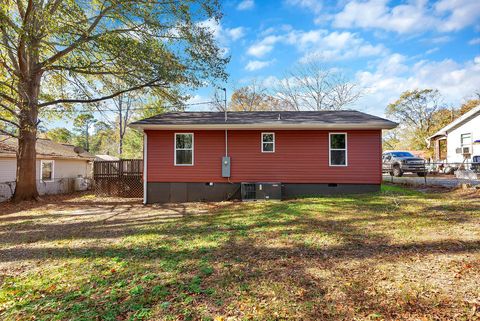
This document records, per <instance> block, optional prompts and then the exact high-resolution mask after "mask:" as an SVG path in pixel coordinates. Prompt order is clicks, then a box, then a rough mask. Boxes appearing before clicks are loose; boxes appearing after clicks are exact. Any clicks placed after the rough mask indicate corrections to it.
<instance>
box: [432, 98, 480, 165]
mask: <svg viewBox="0 0 480 321" xmlns="http://www.w3.org/2000/svg"><path fill="white" fill-rule="evenodd" d="M428 140H429V142H430V143H431V144H432V143H433V146H434V158H435V161H443V160H446V161H447V162H448V163H463V162H468V163H471V162H472V159H473V157H474V156H480V106H478V107H476V108H473V109H472V110H470V111H469V112H467V113H465V114H464V115H462V116H461V117H459V118H457V119H455V120H454V121H453V122H451V123H450V124H448V125H447V126H445V127H443V128H442V129H440V130H439V131H438V132H436V133H435V134H434V135H432V136H431V137H429V138H428ZM444 144H446V149H445V148H442V146H443V145H444ZM442 150H446V155H444V154H445V152H442Z"/></svg>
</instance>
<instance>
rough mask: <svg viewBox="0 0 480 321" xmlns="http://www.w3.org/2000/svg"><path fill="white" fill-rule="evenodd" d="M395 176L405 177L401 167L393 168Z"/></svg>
mask: <svg viewBox="0 0 480 321" xmlns="http://www.w3.org/2000/svg"><path fill="white" fill-rule="evenodd" d="M393 176H395V177H402V176H403V172H402V169H401V168H400V166H398V165H395V166H393Z"/></svg>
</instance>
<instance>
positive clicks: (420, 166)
mask: <svg viewBox="0 0 480 321" xmlns="http://www.w3.org/2000/svg"><path fill="white" fill-rule="evenodd" d="M382 171H383V172H384V173H390V175H393V176H397V177H400V176H402V175H403V173H405V172H410V173H417V175H418V176H420V177H423V176H425V172H426V169H425V160H424V159H423V158H420V157H416V156H414V155H412V154H411V153H409V152H401V151H391V152H385V153H383V155H382Z"/></svg>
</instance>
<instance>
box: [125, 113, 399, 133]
mask: <svg viewBox="0 0 480 321" xmlns="http://www.w3.org/2000/svg"><path fill="white" fill-rule="evenodd" d="M227 115H228V116H227V121H225V116H224V113H223V112H173V113H164V114H159V115H156V116H153V117H150V118H146V119H142V120H139V121H136V122H133V123H131V124H130V125H131V126H132V127H134V128H147V129H148V128H159V129H161V128H162V127H169V126H192V125H193V126H195V125H197V126H200V125H204V126H209V125H211V126H212V127H214V125H221V126H224V127H229V126H233V127H239V126H234V125H259V126H262V125H265V126H266V127H269V126H272V125H274V126H279V127H282V126H290V127H291V128H295V126H298V127H304V126H309V125H310V126H313V127H322V126H325V127H326V128H327V127H341V126H344V127H345V128H349V127H352V128H355V127H362V128H368V127H369V126H371V127H372V128H385V129H387V128H394V127H396V126H397V123H394V122H392V121H389V120H387V119H384V118H381V117H377V116H373V115H369V114H366V113H362V112H359V111H355V110H340V111H256V112H228V114H227Z"/></svg>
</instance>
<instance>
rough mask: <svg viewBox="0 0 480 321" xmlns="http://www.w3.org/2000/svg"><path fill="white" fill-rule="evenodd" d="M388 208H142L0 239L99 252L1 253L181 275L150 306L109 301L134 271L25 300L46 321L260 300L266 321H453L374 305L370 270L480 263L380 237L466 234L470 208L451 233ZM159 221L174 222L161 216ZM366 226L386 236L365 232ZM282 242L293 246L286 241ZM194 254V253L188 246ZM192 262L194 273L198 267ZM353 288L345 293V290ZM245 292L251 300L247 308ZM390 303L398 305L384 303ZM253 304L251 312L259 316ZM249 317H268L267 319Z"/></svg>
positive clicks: (477, 247) (146, 296)
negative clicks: (385, 265) (407, 263)
mask: <svg viewBox="0 0 480 321" xmlns="http://www.w3.org/2000/svg"><path fill="white" fill-rule="evenodd" d="M382 197H385V196H384V195H371V196H356V197H339V198H332V197H326V198H317V199H305V200H299V201H289V202H282V203H263V204H230V205H228V206H225V207H222V208H220V209H219V210H215V211H213V212H211V213H200V214H195V213H192V212H190V211H189V210H188V209H187V208H186V207H185V206H182V205H179V206H176V207H173V208H172V207H170V206H160V207H147V208H145V207H142V206H136V205H133V204H131V205H125V204H122V205H121V206H120V205H119V208H116V209H115V210H114V211H112V214H111V215H110V214H108V213H107V214H108V215H107V216H106V219H105V218H103V217H102V218H101V219H98V220H93V221H83V222H73V223H72V222H65V223H63V224H60V223H58V224H55V223H48V224H47V223H45V224H42V223H33V224H30V223H29V224H20V225H12V226H10V227H9V225H6V228H5V229H2V230H1V232H2V234H1V236H0V242H1V243H2V244H3V245H17V244H18V245H19V244H21V243H22V242H23V241H19V240H24V239H22V236H24V235H28V236H29V237H30V240H31V242H36V241H42V242H44V241H58V240H75V239H92V240H98V245H95V246H91V245H88V246H82V245H80V246H79V247H60V246H58V247H57V246H52V245H48V246H42V245H40V244H39V246H36V245H35V244H32V246H30V247H28V248H20V247H10V248H6V249H5V248H4V249H1V250H0V261H3V262H16V261H27V260H38V261H39V260H42V261H43V260H53V261H57V260H58V261H61V260H69V259H87V260H97V259H112V260H118V259H120V260H123V261H125V262H128V264H132V265H135V266H137V267H149V266H161V267H163V266H166V265H168V264H169V266H170V268H165V267H164V268H163V269H167V270H169V271H172V270H173V271H176V272H178V273H179V276H178V278H177V279H176V280H175V281H174V282H173V283H162V281H158V280H157V281H156V282H157V283H155V282H153V283H145V284H144V290H143V291H144V292H142V294H140V295H137V296H135V295H132V293H127V294H125V295H124V297H121V298H115V300H114V299H110V298H109V297H106V298H104V297H105V293H109V292H110V291H112V288H113V286H114V284H117V283H118V282H121V281H122V280H130V279H134V278H136V277H137V274H138V271H134V270H133V269H132V270H131V271H130V270H127V271H126V272H123V274H121V275H115V276H111V277H107V276H98V275H97V277H98V280H96V279H95V281H94V282H91V283H90V284H89V287H90V288H88V289H86V290H85V293H82V294H81V295H79V294H78V289H76V290H62V289H59V290H56V291H54V293H44V294H42V297H34V298H32V299H29V300H23V301H22V302H21V303H19V305H18V306H17V308H16V309H18V310H22V311H26V310H29V309H30V310H32V309H39V310H38V311H39V313H40V314H42V313H45V314H48V313H51V312H49V311H50V307H52V306H57V307H58V309H61V310H62V313H64V314H63V315H65V318H73V317H74V316H78V313H80V315H82V312H78V311H77V310H78V309H80V308H78V306H81V307H82V309H84V311H91V312H92V313H93V312H95V313H97V314H98V315H95V316H93V317H92V318H99V317H100V316H103V315H105V314H108V313H109V314H111V315H112V316H113V318H115V317H118V316H120V317H119V318H120V319H121V318H126V317H127V315H130V316H131V314H132V313H134V312H135V311H137V310H136V309H137V308H136V307H138V306H142V307H146V308H147V309H151V308H154V307H155V306H158V305H160V304H163V303H164V302H165V301H168V302H173V306H171V307H170V308H166V309H165V311H164V313H169V314H171V315H173V316H174V317H176V318H177V319H179V318H182V319H188V317H187V314H186V312H185V311H186V310H187V308H186V307H185V303H184V302H185V300H186V297H189V296H190V297H192V298H193V299H192V300H194V301H193V302H195V304H196V305H200V304H203V305H204V306H209V307H213V308H212V311H216V313H219V314H227V313H228V309H227V308H228V307H229V305H233V306H236V305H237V304H238V302H239V300H241V299H242V296H246V297H251V298H252V300H253V302H256V301H259V302H260V301H262V300H263V301H265V302H268V303H269V304H270V305H271V307H267V308H266V314H265V315H264V318H267V319H268V318H271V317H272V314H271V313H273V312H274V311H275V312H278V311H280V312H279V313H282V312H281V309H280V307H282V304H283V308H287V311H286V312H284V313H286V314H285V315H282V314H280V315H278V316H277V317H278V318H280V319H282V318H295V316H293V317H292V315H289V314H288V313H289V312H291V313H294V311H301V313H302V314H301V315H300V318H303V319H311V320H315V319H342V318H344V319H345V318H346V319H349V318H350V319H351V318H352V316H355V313H360V314H362V315H364V316H368V315H370V314H373V313H378V314H380V315H381V316H382V317H384V318H387V319H388V318H401V317H402V316H404V315H405V313H407V314H409V313H410V314H411V315H417V316H418V315H419V314H420V315H428V314H432V313H436V314H437V315H438V313H447V312H448V311H447V310H448V309H449V307H446V306H445V307H444V306H440V307H441V308H442V309H444V310H441V311H440V312H438V313H437V311H434V310H435V309H437V310H438V309H439V303H438V302H433V301H432V300H433V299H430V298H422V299H418V298H414V299H411V300H406V301H405V302H403V303H401V304H400V303H399V302H398V301H396V300H395V299H396V298H386V297H385V296H382V295H379V294H375V293H371V289H372V288H373V287H374V285H375V284H374V283H375V282H376V281H378V280H375V279H374V278H373V277H372V276H373V274H374V272H375V264H372V259H378V260H381V261H382V262H393V263H395V262H401V261H403V260H408V258H409V257H419V256H421V257H423V256H427V255H430V254H461V253H478V252H480V241H479V240H470V241H462V242H461V241H458V240H439V241H430V242H427V241H424V242H405V243H403V244H398V243H393V242H392V240H391V239H390V236H389V235H388V233H386V231H384V230H382V226H385V224H391V225H393V226H394V224H396V223H397V221H399V220H404V219H406V218H408V219H411V220H416V219H418V218H420V217H421V218H423V219H425V220H430V221H431V223H435V222H440V223H442V224H443V223H452V224H459V223H460V224H461V223H464V222H468V220H469V219H470V216H469V214H468V213H470V205H467V208H466V209H464V208H463V207H462V214H461V215H455V216H453V217H454V218H455V219H453V220H451V221H450V220H446V217H447V216H445V215H442V214H439V213H436V212H435V213H433V214H432V213H429V214H423V213H416V214H414V215H413V214H408V215H407V214H405V213H403V212H402V211H401V207H398V205H396V204H395V202H392V201H391V200H385V199H381V198H382ZM401 197H402V199H401V201H402V202H409V201H414V200H418V201H421V196H417V195H403V196H401ZM83 205H85V204H83ZM122 206H124V207H125V208H122ZM422 206H423V207H422V209H423V210H425V211H427V210H428V211H437V209H435V208H434V207H433V206H430V208H429V206H428V204H422ZM440 207H441V206H440ZM472 207H473V205H472ZM139 208H141V209H142V210H144V211H143V212H141V213H139V214H136V213H135V211H136V210H138V209H139ZM155 210H163V211H168V213H167V214H166V213H156V212H155ZM116 211H120V213H116ZM122 211H123V212H122ZM107 212H109V211H107ZM131 212H133V213H131ZM450 214H451V213H449V215H450ZM422 215H423V216H422ZM382 224H383V225H382ZM369 225H374V226H375V225H377V226H376V228H366V227H367V226H369ZM316 233H317V234H319V235H327V236H328V237H331V238H333V239H336V240H338V242H337V244H326V245H324V246H313V245H311V244H307V243H305V242H304V239H303V238H304V237H306V236H309V235H312V234H316ZM293 234H295V235H296V236H297V237H298V238H296V239H291V238H290V235H293ZM146 235H148V236H152V237H153V239H148V240H147V241H145V242H140V244H138V243H137V244H135V243H134V242H132V243H128V242H126V241H125V242H122V243H119V244H118V245H116V244H114V243H112V242H109V243H107V242H105V243H102V240H103V239H111V238H114V239H118V240H122V239H123V238H124V237H128V236H138V237H142V236H146ZM281 236H285V238H284V239H282V238H281ZM269 238H272V239H274V240H275V239H276V238H278V241H279V242H278V244H275V245H274V246H268V244H265V243H266V240H268V239H269ZM207 239H219V241H218V242H217V243H215V244H212V245H208V242H207V245H205V244H203V243H202V244H201V245H196V243H195V241H196V240H207ZM130 241H132V240H130ZM189 243H191V244H192V245H191V246H187V245H188V244H189ZM352 261H358V262H359V267H357V269H356V271H355V274H352V271H349V270H348V268H345V267H344V264H346V263H347V262H352ZM101 262H103V261H101ZM191 262H194V263H193V266H192V263H191ZM202 262H203V263H202ZM205 262H207V263H208V265H209V266H215V267H216V270H213V269H212V270H213V272H209V273H211V274H208V273H207V272H202V273H203V274H202V273H200V272H198V269H199V267H201V265H202V264H207V263H205ZM184 265H187V267H185V266H184ZM311 268H319V269H324V270H327V271H328V273H329V275H331V276H330V278H332V277H335V278H336V279H338V280H341V281H342V283H340V284H338V285H334V286H338V287H340V288H342V290H343V291H344V293H345V296H343V297H332V296H331V295H328V293H329V291H330V289H329V287H331V286H333V285H332V284H331V282H332V280H331V279H330V280H329V277H328V276H325V277H313V276H312V274H311V272H309V270H310V269H311ZM145 269H148V268H145ZM185 269H186V270H185ZM207 270H208V269H207ZM93 273H95V272H93ZM199 273H200V274H199ZM102 275H103V274H102ZM199 275H200V276H199ZM92 277H94V275H92ZM197 277H198V278H197ZM192 280H199V281H198V282H197V281H192ZM67 282H68V281H67ZM17 283H18V282H17ZM344 283H345V284H347V283H348V286H347V285H345V284H344ZM157 286H161V287H165V288H166V289H165V291H166V292H168V294H164V295H163V294H162V295H161V296H156V295H154V293H155V290H154V289H156V287H157ZM262 286H267V287H268V291H263V292H262ZM274 286H278V287H280V289H282V290H278V289H277V290H276V291H280V292H279V293H276V295H277V296H278V295H280V296H281V295H283V296H284V299H283V300H286V301H285V302H282V298H279V299H278V300H279V301H278V302H277V303H275V302H274V301H272V300H271V298H270V297H269V296H268V293H269V292H272V291H274V290H273V287H274ZM208 288H214V289H216V291H217V293H216V294H212V293H210V292H209V291H207V289H208ZM283 288H285V291H283ZM162 289H163V288H162ZM139 291H140V290H139ZM162 291H163V290H162ZM239 291H240V293H242V294H240V297H239V294H238V293H239ZM242 291H243V292H242ZM248 291H250V292H248ZM162 293H163V292H162ZM282 293H283V294H282ZM292 293H295V294H292ZM297 293H300V294H297ZM91 295H94V296H95V297H101V298H102V299H100V301H99V302H96V301H95V300H92V299H90V296H91ZM66 298H73V299H72V302H73V303H74V304H77V308H75V309H77V310H75V311H77V312H75V311H74V310H73V309H74V308H73V305H72V304H73V303H72V304H70V303H69V302H65V300H66ZM386 299H390V301H388V302H386ZM105 300H106V302H105ZM255 304H256V303H252V306H255ZM275 304H277V305H278V306H277V305H275ZM277 308H278V309H277ZM252 309H253V308H252ZM295 309H297V310H295ZM352 309H353V312H352ZM355 309H356V310H355ZM80 311H82V310H80ZM252 311H254V312H252V313H259V310H255V309H253V310H252ZM255 311H256V312H255ZM445 311H447V312H445ZM75 313H77V314H75ZM85 313H86V312H85ZM135 313H136V312H135ZM189 313H193V314H189V315H190V317H192V318H193V319H200V318H201V317H202V314H201V313H202V312H201V311H196V312H195V311H194V312H191V311H190V312H189ZM269 313H270V314H269ZM253 316H254V317H255V315H253ZM297 317H298V315H297ZM259 318H260V319H261V318H262V317H261V316H260V317H259Z"/></svg>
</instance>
